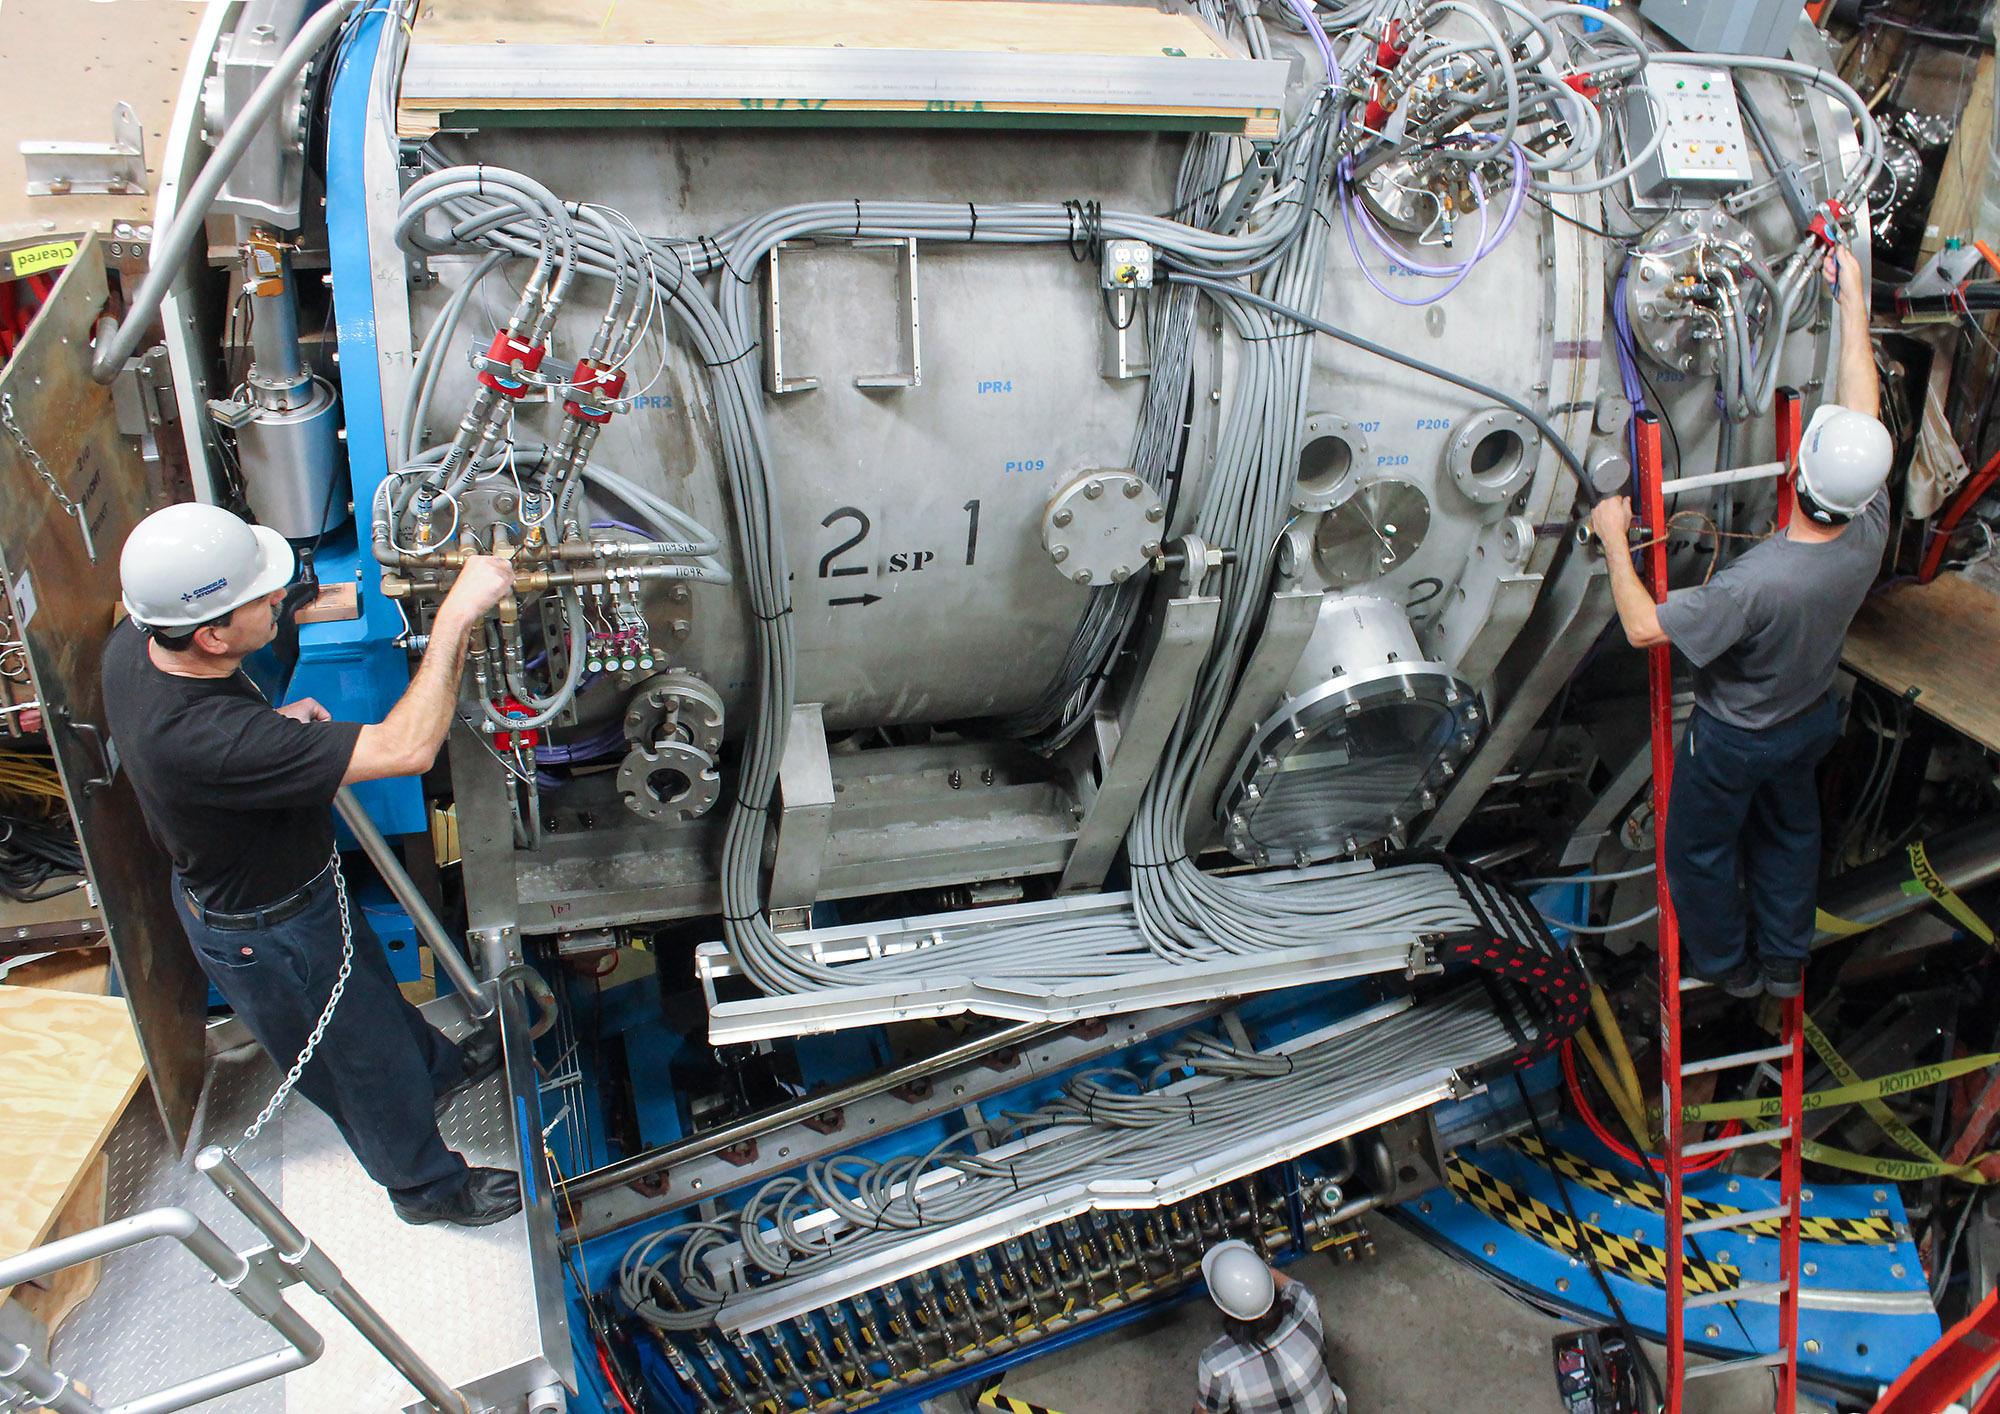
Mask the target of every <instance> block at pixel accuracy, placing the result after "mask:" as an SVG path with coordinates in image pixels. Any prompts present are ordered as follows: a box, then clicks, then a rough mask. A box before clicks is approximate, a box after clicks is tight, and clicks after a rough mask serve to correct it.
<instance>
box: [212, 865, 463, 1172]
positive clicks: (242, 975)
mask: <svg viewBox="0 0 2000 1414" xmlns="http://www.w3.org/2000/svg"><path fill="white" fill-rule="evenodd" d="M173 887H174V902H175V904H176V905H178V908H179V912H180V917H181V925H182V926H183V927H184V928H186V929H187V935H188V941H189V942H191V943H193V944H194V951H195V956H196V957H197V958H198V959H200V961H201V970H202V971H203V972H205V973H207V974H208V980H209V981H211V982H213V983H214V984H215V989H216V990H217V991H218V992H220V993H222V995H223V998H224V999H225V1000H226V1001H228V1003H229V1005H230V1006H231V1007H232V1008H234V1009H235V1012H236V1015H237V1016H238V1017H239V1018H241V1020H242V1022H243V1024H244V1025H245V1026H247V1027H249V1028H250V1034H251V1035H252V1036H255V1037H256V1038H257V1041H258V1043H259V1044H260V1045H262V1046H263V1048H264V1049H265V1050H266V1051H268V1052H270V1055H271V1059H272V1060H273V1061H275V1062H277V1066H278V1069H279V1070H280V1071H281V1072H282V1071H288V1070H290V1069H291V1067H292V1062H293V1061H295V1060H296V1059H297V1058H298V1054H299V1052H300V1050H302V1049H303V1048H304V1047H305V1043H306V1038H307V1037H308V1036H310V1035H311V1034H312V1029H313V1027H314V1025H315V1024H317V1023H318V1021H319V1017H320V1013H321V1012H322V1011H324V1010H325V1008H326V999H327V996H328V995H329V994H330V993H331V992H332V990H333V979H334V977H335V976H336V975H337V974H338V973H339V971H340V904H339V901H338V900H337V899H336V898H335V897H334V890H333V872H332V871H331V870H328V871H326V872H324V873H323V874H321V876H320V877H319V879H318V880H317V881H315V882H314V883H313V884H312V886H311V894H310V901H309V902H308V903H307V905H306V907H305V908H304V910H302V911H301V912H299V913H296V914H294V915H293V916H292V917H290V918H287V919H285V920H284V921H283V922H281V923H278V924H275V925H273V926H270V927H266V928H255V929H243V930H240V931H239V930H236V929H222V928H211V927H209V926H208V925H207V924H206V923H204V922H203V921H202V920H201V918H200V916H199V914H198V913H197V912H196V910H195V909H194V907H193V905H192V903H191V902H190V901H189V899H188V893H187V886H186V885H185V884H184V883H183V882H182V881H181V878H180V876H179V875H178V874H176V875H175V876H174V885H173ZM348 914H349V919H350V921H351V924H352V927H353V932H354V968H353V971H352V973H351V974H350V975H349V977H348V979H347V989H346V990H345V991H344V992H342V993H341V998H340V1004H339V1006H337V1007H335V1008H334V1012H333V1020H332V1022H331V1023H330V1024H329V1025H328V1026H327V1028H326V1035H325V1036H323V1037H322V1038H321V1039H320V1043H319V1049H318V1050H316V1051H315V1052H314V1053H313V1058H312V1060H311V1062H310V1063H309V1064H308V1065H307V1066H306V1068H305V1072H304V1073H303V1074H302V1075H300V1077H299V1087H298V1088H299V1093H300V1094H302V1095H304V1096H305V1097H306V1098H307V1099H308V1100H311V1101H312V1102H313V1103H314V1104H315V1105H318V1106H319V1107H320V1108H321V1109H322V1110H324V1111H325V1112H326V1114H327V1117H328V1118H329V1119H331V1120H332V1121H333V1122H334V1124H335V1125H336V1126H337V1127H338V1128H339V1130H340V1132H341V1135H342V1137H344V1138H345V1139H346V1140H347V1146H348V1148H350V1149H352V1150H353V1151H354V1157H355V1158H357V1159H359V1160H360V1161H361V1167H362V1168H364V1169H366V1170H367V1171H368V1176H369V1177H370V1178H372V1179H374V1180H375V1181H376V1182H377V1183H379V1184H381V1185H382V1186H383V1187H384V1188H386V1189H388V1190H389V1192H390V1193H391V1194H392V1195H393V1196H394V1197H395V1198H397V1199H398V1200H399V1201H401V1202H404V1203H431V1202H436V1201H437V1200H439V1199H442V1198H447V1197H449V1196H451V1195H452V1194H453V1193H455V1192H457V1191H458V1190H459V1189H460V1188H461V1187H463V1186H464V1184H465V1179H466V1174H467V1173H468V1172H469V1170H468V1168H467V1166H466V1162H465V1160H464V1159H463V1158H461V1157H460V1156H459V1155H457V1154H455V1153H453V1152H452V1151H451V1150H450V1149H447V1148H446V1147H445V1145H444V1140H443V1138H442V1137H440V1136H439V1134H438V1127H437V1117H436V1115H435V1114H434V1113H433V1112H432V1106H433V1104H434V1103H435V1101H436V1098H437V1095H438V1093H439V1092H440V1091H442V1090H445V1089H447V1088H448V1087H449V1086H450V1085H452V1084H453V1083H454V1082H455V1081H456V1080H457V1079H458V1078H459V1076H460V1074H461V1073H462V1072H463V1070H464V1065H465V1058H464V1054H463V1053H462V1052H461V1051H460V1050H459V1048H458V1047H457V1046H456V1045H455V1044H453V1043H452V1042H451V1041H450V1040H448V1039H446V1038H445V1036H444V1035H443V1033H441V1032H440V1031H439V1030H438V1029H437V1028H436V1027H435V1026H432V1025H431V1024H430V1023H429V1022H428V1021H426V1020H424V1018H423V1013H421V1012H419V1011H418V1010H417V1009H416V1007H414V1006H412V1005H411V1004H410V1002H409V999H408V998H406V997H405V996H404V995H403V994H402V993H401V992H400V991H398V990H397V988H396V979H395V976H394V975H393V974H392V973H391V972H390V971H389V960H388V959H387V958H386V957H384V956H383V955H382V945H381V943H380V942H378V941H377V940H376V937H375V933H374V930H373V929H371V928H370V927H369V926H368V918H367V915H366V914H364V913H363V912H362V911H361V906H360V904H358V903H356V902H354V901H353V900H352V899H350V900H349V904H348Z"/></svg>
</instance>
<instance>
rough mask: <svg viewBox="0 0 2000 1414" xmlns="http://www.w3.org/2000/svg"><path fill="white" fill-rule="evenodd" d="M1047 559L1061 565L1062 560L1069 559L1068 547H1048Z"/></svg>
mask: <svg viewBox="0 0 2000 1414" xmlns="http://www.w3.org/2000/svg"><path fill="white" fill-rule="evenodd" d="M1049 558H1050V559H1052V560H1054V561H1055V562H1056V563H1057V564H1061V563H1062V562H1063V561H1064V560H1067V559H1068V558H1069V546H1067V545H1051V546H1050V547H1049Z"/></svg>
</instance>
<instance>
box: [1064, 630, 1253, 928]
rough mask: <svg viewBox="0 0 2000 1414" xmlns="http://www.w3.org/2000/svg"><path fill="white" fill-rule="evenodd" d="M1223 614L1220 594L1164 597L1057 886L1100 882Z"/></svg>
mask: <svg viewBox="0 0 2000 1414" xmlns="http://www.w3.org/2000/svg"><path fill="white" fill-rule="evenodd" d="M1221 617H1222V601H1221V600H1220V599H1217V598H1213V597H1211V596H1208V595H1196V596H1191V597H1188V598H1184V599H1170V600H1168V601H1167V605H1166V607H1165V609H1164V610H1162V612H1161V615H1160V618H1159V620H1158V621H1157V624H1158V626H1157V628H1156V630H1155V632H1154V633H1153V635H1152V638H1151V640H1150V642H1149V643H1148V644H1147V647H1146V653H1145V656H1144V658H1143V659H1142V660H1141V662H1140V665H1139V667H1138V669H1137V670H1136V671H1135V672H1134V673H1133V675H1132V678H1131V682H1130V685H1129V687H1128V688H1127V690H1126V693H1125V698H1124V701H1123V702H1122V703H1121V704H1120V706H1119V710H1118V713H1117V717H1116V724H1117V733H1116V745H1115V747H1114V748H1112V749H1111V751H1110V754H1109V759H1105V758H1104V752H1103V751H1102V750H1100V753H1099V758H1100V760H1099V768H1100V771H1101V778H1100V780H1099V782H1098V786H1097V795H1096V797H1095V798H1094V799H1093V800H1092V801H1091V803H1090V807H1089V810H1088V812H1087V813H1086V814H1085V815H1084V817H1083V823H1082V825H1081V826H1079V827H1078V829H1077V834H1076V845H1075V847H1074V848H1072V849H1071V851H1070V856H1069V864H1068V866H1067V867H1066V868H1064V870H1063V874H1062V882H1061V884H1060V885H1059V886H1058V889H1059V892H1062V893H1065V894H1074V893H1083V892H1086V891H1088V890H1091V889H1095V888H1097V887H1098V886H1099V885H1101V884H1102V883H1103V882H1104V875H1105V872H1106V871H1107V870H1109V869H1110V867H1111V861H1112V859H1113V858H1115V857H1116V856H1117V853H1118V849H1119V846H1121V845H1122V844H1124V842H1125V831H1126V830H1127V829H1129V828H1130V827H1131V824H1132V816H1133V815H1134V814H1136V813H1137V812H1138V809H1139V799H1140V797H1141V796H1143V795H1144V794H1145V792H1146V786H1147V784H1148V783H1149V782H1151V780H1152V779H1153V769H1154V767H1156V766H1158V765H1159V763H1160V753H1161V752H1162V751H1164V750H1165V749H1166V745H1167V737H1168V735H1169V734H1171V733H1172V731H1173V729H1174V723H1175V722H1176V721H1177V720H1179V718H1180V714H1181V709H1182V708H1183V707H1185V706H1186V705H1187V700H1188V694H1189V693H1190V692H1192V691H1193V690H1194V680H1195V675H1196V674H1197V673H1198V672H1200V671H1201V664H1202V659H1204V658H1205V657H1207V656H1208V648H1209V644H1211V643H1212V642H1214V640H1215V629H1216V625H1217V623H1218V622H1220V620H1221ZM1108 715H1109V713H1108V711H1100V713H1099V716H1100V717H1105V716H1108Z"/></svg>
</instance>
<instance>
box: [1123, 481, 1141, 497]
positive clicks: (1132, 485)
mask: <svg viewBox="0 0 2000 1414" xmlns="http://www.w3.org/2000/svg"><path fill="white" fill-rule="evenodd" d="M1145 489H1146V483H1145V482H1143V481H1128V482H1126V483H1125V499H1126V500H1128V501H1136V500H1138V499H1139V493H1140V492H1141V491H1144V490H1145Z"/></svg>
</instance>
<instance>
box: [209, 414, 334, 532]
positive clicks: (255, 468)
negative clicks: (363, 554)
mask: <svg viewBox="0 0 2000 1414" xmlns="http://www.w3.org/2000/svg"><path fill="white" fill-rule="evenodd" d="M236 455H237V457H238V459H239V460H240V461H241V462H242V465H243V492H244V495H245V496H246V497H248V499H249V501H250V510H251V512H252V514H254V515H255V516H256V517H257V520H258V521H259V522H260V523H261V524H264V525H268V526H270V527H271V528H272V529H273V530H275V531H277V532H278V533H279V534H280V535H282V536H284V537H285V538H286V539H288V540H311V539H313V538H314V537H315V536H318V535H321V534H324V533H325V532H326V531H329V530H331V529H333V528H334V527H335V526H338V525H342V524H345V523H346V520H347V517H348V514H349V507H348V490H347V461H346V458H345V457H343V456H342V455H341V447H340V400H339V398H337V397H336V396H335V395H334V391H333V389H332V387H331V386H329V385H328V383H327V382H326V380H325V379H323V378H315V379H313V382H312V396H311V397H310V398H308V399H307V400H306V402H305V404H304V405H303V406H301V407H296V408H269V407H267V408H259V409H258V410H257V415H256V417H255V418H253V419H252V420H251V421H249V422H246V423H244V424H243V425H242V426H241V427H239V428H237V429H236Z"/></svg>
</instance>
